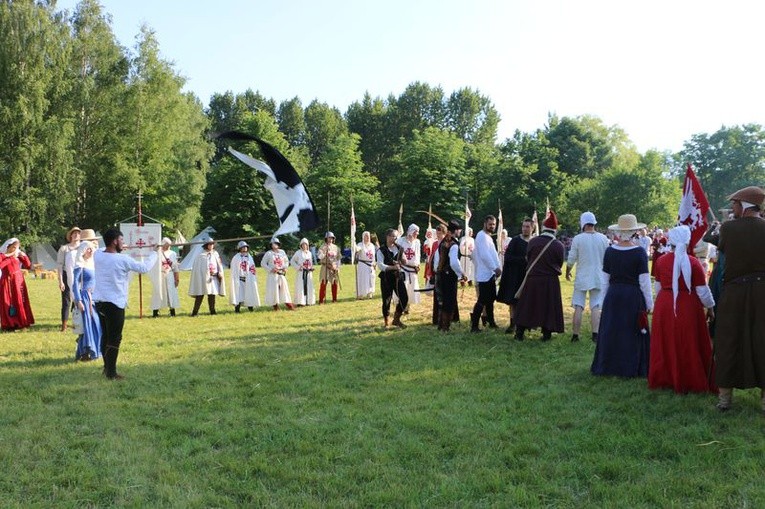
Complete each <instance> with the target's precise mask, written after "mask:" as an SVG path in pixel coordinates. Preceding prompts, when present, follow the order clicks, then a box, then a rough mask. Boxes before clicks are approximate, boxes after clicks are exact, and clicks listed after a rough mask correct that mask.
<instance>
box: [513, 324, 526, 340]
mask: <svg viewBox="0 0 765 509" xmlns="http://www.w3.org/2000/svg"><path fill="white" fill-rule="evenodd" d="M525 333H526V329H524V328H523V327H518V326H516V327H515V340H516V341H523V340H524V337H523V335H524V334H525Z"/></svg>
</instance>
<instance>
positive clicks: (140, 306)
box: [137, 188, 143, 319]
mask: <svg viewBox="0 0 765 509" xmlns="http://www.w3.org/2000/svg"><path fill="white" fill-rule="evenodd" d="M141 198H143V194H142V193H141V189H140V188H139V189H138V220H137V221H138V223H137V224H138V227H139V228H140V227H142V226H143V212H142V210H141ZM138 318H139V319H143V279H142V278H141V273H140V272H139V273H138Z"/></svg>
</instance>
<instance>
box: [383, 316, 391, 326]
mask: <svg viewBox="0 0 765 509" xmlns="http://www.w3.org/2000/svg"><path fill="white" fill-rule="evenodd" d="M383 320H385V328H386V329H387V328H388V326H389V325H390V324H389V323H388V317H387V316H383Z"/></svg>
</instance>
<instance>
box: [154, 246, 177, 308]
mask: <svg viewBox="0 0 765 509" xmlns="http://www.w3.org/2000/svg"><path fill="white" fill-rule="evenodd" d="M158 262H159V263H155V264H154V268H153V269H151V271H150V272H149V277H150V279H151V285H152V288H153V291H152V292H151V309H152V310H155V309H162V308H172V309H178V307H179V306H180V304H181V303H180V299H179V298H178V288H176V287H175V275H176V274H177V273H178V271H179V270H180V269H179V267H178V254H177V253H176V252H175V251H173V250H172V249H168V250H164V249H162V250H160V251H159V257H158Z"/></svg>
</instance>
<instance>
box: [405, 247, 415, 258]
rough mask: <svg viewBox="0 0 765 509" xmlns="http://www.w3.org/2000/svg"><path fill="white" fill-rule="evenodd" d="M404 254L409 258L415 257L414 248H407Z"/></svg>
mask: <svg viewBox="0 0 765 509" xmlns="http://www.w3.org/2000/svg"><path fill="white" fill-rule="evenodd" d="M404 256H406V259H407V260H411V259H412V258H414V249H412V248H411V247H408V248H406V251H404Z"/></svg>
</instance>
